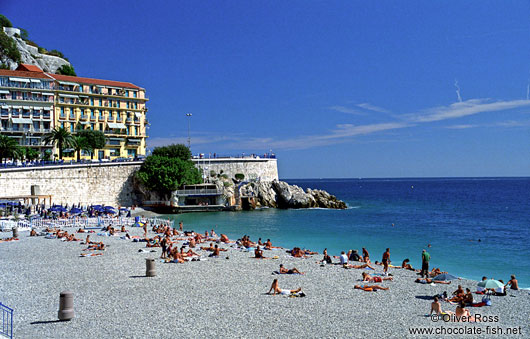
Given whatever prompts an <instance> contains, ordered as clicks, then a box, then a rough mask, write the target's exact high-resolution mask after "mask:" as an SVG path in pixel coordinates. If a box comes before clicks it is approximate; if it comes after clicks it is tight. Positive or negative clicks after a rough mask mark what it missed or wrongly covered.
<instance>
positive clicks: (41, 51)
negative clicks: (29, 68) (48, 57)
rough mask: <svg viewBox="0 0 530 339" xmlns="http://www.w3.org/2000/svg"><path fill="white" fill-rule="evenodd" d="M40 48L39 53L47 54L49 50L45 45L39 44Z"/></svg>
mask: <svg viewBox="0 0 530 339" xmlns="http://www.w3.org/2000/svg"><path fill="white" fill-rule="evenodd" d="M38 48H39V53H40V54H46V52H47V51H46V49H45V48H44V47H40V46H39V47H38Z"/></svg>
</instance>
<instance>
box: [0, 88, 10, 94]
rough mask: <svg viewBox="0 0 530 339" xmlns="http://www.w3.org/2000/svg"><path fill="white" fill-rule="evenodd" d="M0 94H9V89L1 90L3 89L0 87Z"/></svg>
mask: <svg viewBox="0 0 530 339" xmlns="http://www.w3.org/2000/svg"><path fill="white" fill-rule="evenodd" d="M0 94H9V91H6V90H3V89H0Z"/></svg>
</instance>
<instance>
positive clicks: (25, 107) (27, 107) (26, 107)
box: [22, 106, 30, 109]
mask: <svg viewBox="0 0 530 339" xmlns="http://www.w3.org/2000/svg"><path fill="white" fill-rule="evenodd" d="M22 108H23V109H30V107H29V106H24V107H22Z"/></svg>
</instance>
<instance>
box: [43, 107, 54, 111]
mask: <svg viewBox="0 0 530 339" xmlns="http://www.w3.org/2000/svg"><path fill="white" fill-rule="evenodd" d="M44 110H45V111H51V110H52V108H51V107H44Z"/></svg>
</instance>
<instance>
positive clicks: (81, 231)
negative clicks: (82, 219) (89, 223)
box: [77, 228, 85, 233]
mask: <svg viewBox="0 0 530 339" xmlns="http://www.w3.org/2000/svg"><path fill="white" fill-rule="evenodd" d="M77 233H85V230H84V229H82V228H80V229H78V230H77Z"/></svg>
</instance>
